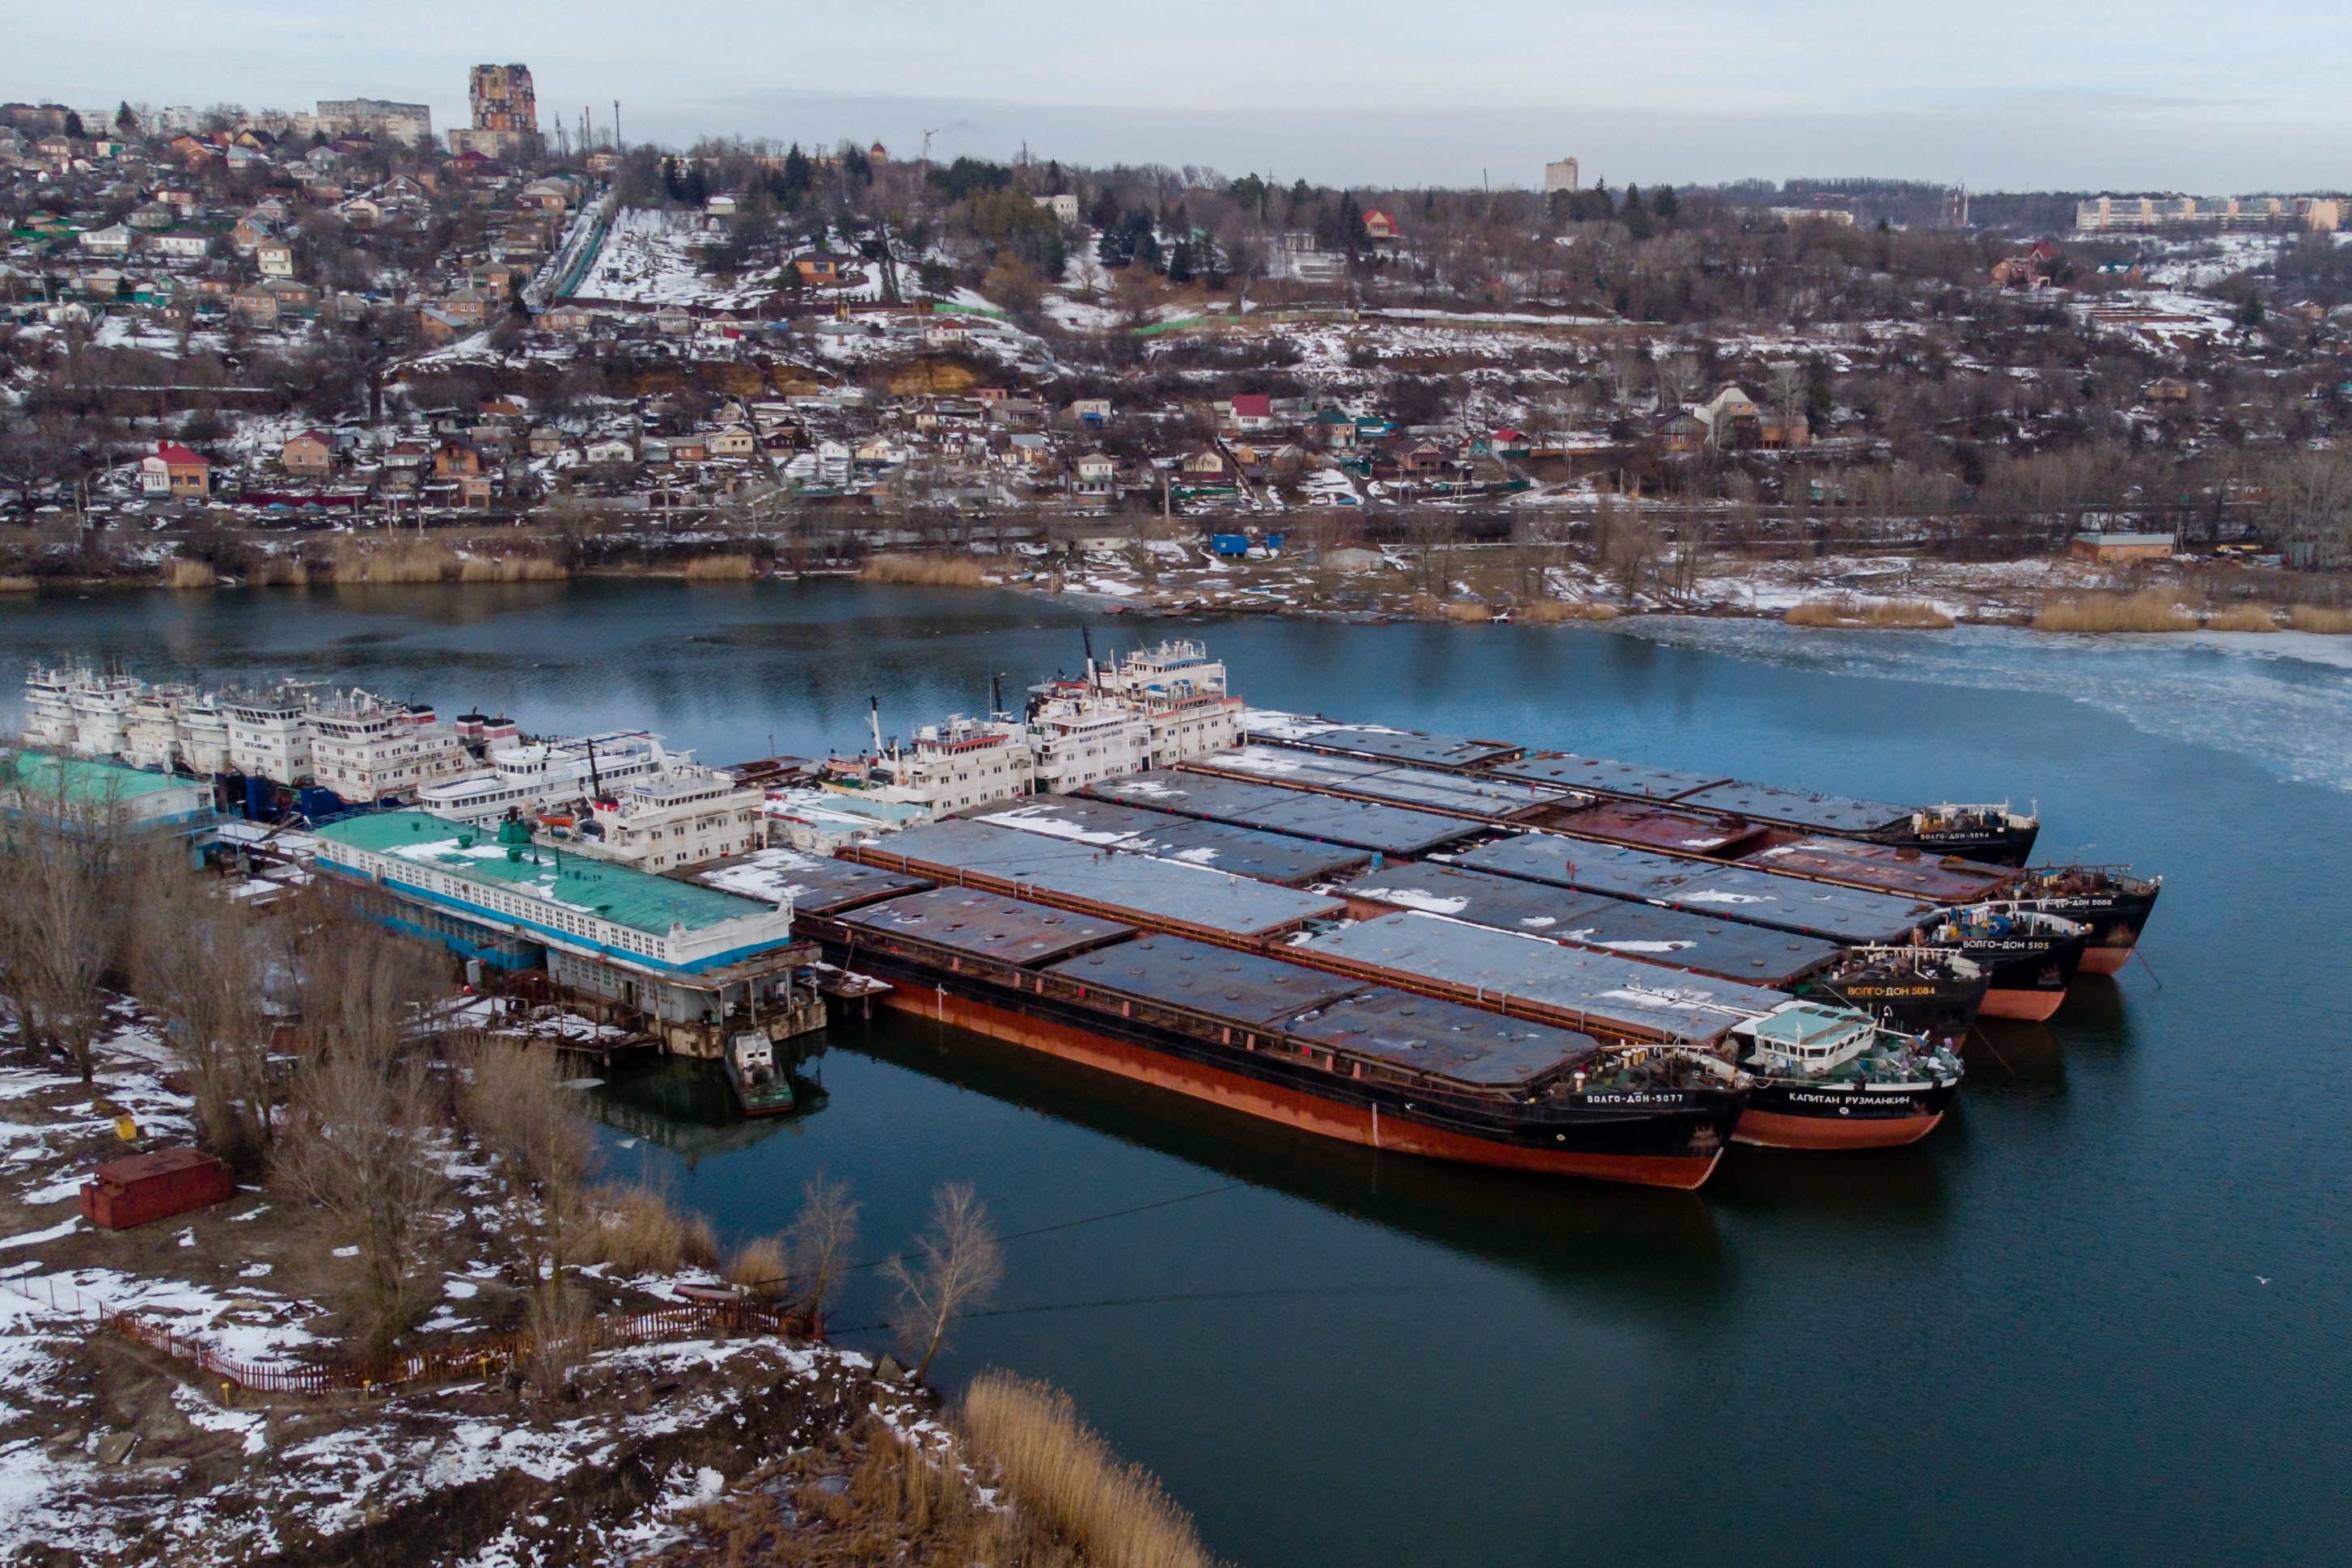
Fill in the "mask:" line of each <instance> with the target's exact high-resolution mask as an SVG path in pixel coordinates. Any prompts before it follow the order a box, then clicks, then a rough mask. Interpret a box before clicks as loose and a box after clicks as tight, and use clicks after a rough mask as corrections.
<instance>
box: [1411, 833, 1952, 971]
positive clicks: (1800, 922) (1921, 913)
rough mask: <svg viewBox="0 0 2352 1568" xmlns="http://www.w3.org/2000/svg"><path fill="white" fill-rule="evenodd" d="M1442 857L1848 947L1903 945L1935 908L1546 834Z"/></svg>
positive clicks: (1910, 900)
mask: <svg viewBox="0 0 2352 1568" xmlns="http://www.w3.org/2000/svg"><path fill="white" fill-rule="evenodd" d="M1444 858H1445V860H1446V861H1447V862H1448V863H1450V864H1454V865H1461V866H1466V867H1468V868H1470V869H1471V870H1473V871H1490V872H1495V873H1499V874H1501V875H1504V876H1516V877H1521V878H1524V879H1525V880H1527V881H1529V882H1542V883H1551V884H1552V885H1554V886H1556V887H1567V888H1575V889H1577V890H1579V891H1580V892H1586V893H1602V894H1611V895H1612V896H1615V897H1618V898H1630V899H1637V900H1639V901H1641V902H1643V903H1645V904H1664V905H1666V906H1667V907H1669V908H1673V909H1685V910H1689V911H1692V912H1694V913H1699V914H1705V915H1718V916H1720V917H1722V918H1723V919H1726V920H1733V921H1738V922H1739V923H1740V924H1742V925H1765V926H1769V927H1771V928H1772V929H1774V930H1778V931H1791V932H1796V933H1799V934H1800V935H1803V936H1822V937H1826V938H1828V939H1829V940H1831V941H1832V942H1839V943H1843V944H1846V945H1848V946H1852V945H1853V944H1857V943H1897V944H1899V943H1903V942H1906V941H1907V940H1908V939H1909V933H1910V932H1911V931H1912V929H1913V928H1914V927H1916V925H1919V924H1920V923H1921V922H1922V921H1924V920H1925V919H1927V916H1928V915H1930V914H1932V913H1933V912H1934V911H1935V910H1936V909H1937V907H1938V906H1937V904H1934V903H1931V902H1929V901H1927V900H1926V899H1919V898H1911V897H1906V896H1904V895H1902V894H1888V893H1868V892H1864V891H1863V890H1862V889H1860V888H1851V887H1839V886H1835V885H1833V884H1832V883H1819V882H1806V881H1803V880H1801V879H1800V878H1797V877H1792V876H1776V875H1774V874H1772V873H1769V872H1760V871H1751V870H1748V869H1747V868H1745V867H1741V866H1727V865H1721V864H1718V863H1717V862H1712V861H1692V860H1678V859H1675V858H1674V857H1672V856H1668V855H1660V854H1652V853H1650V852H1647V851H1644V850H1630V849H1622V848H1619V847H1617V846H1615V845H1612V844H1596V843H1591V842H1587V841H1583V840H1580V839H1563V838H1559V837H1558V836H1556V835H1554V834H1549V833H1521V834H1517V835H1516V836H1514V837H1511V838H1507V839H1497V840H1496V841H1493V842H1491V843H1485V844H1480V845H1479V846H1477V847H1476V848H1475V849H1472V850H1466V851H1465V852H1462V853H1461V854H1458V855H1448V856H1445V857H1444Z"/></svg>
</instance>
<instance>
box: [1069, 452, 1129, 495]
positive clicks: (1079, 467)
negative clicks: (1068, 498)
mask: <svg viewBox="0 0 2352 1568" xmlns="http://www.w3.org/2000/svg"><path fill="white" fill-rule="evenodd" d="M1117 493H1118V461H1117V460H1116V459H1115V458H1113V457H1111V456H1110V455H1108V454H1107V453H1102V452H1087V453H1082V454H1080V455H1079V457H1078V460H1077V462H1076V465H1074V476H1073V477H1072V479H1071V481H1070V494H1072V495H1073V496H1095V497H1108V496H1113V495H1116V494H1117Z"/></svg>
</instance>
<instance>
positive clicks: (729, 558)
mask: <svg viewBox="0 0 2352 1568" xmlns="http://www.w3.org/2000/svg"><path fill="white" fill-rule="evenodd" d="M759 570H760V569H759V565H758V563H757V562H755V561H754V560H752V559H751V557H750V556H748V555H706V556H698V557H697V558H696V559H693V560H690V561H688V562H687V563H686V580H687V581H688V582H746V581H749V580H751V578H753V577H756V576H757V575H759Z"/></svg>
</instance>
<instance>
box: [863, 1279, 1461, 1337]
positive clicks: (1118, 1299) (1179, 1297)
mask: <svg viewBox="0 0 2352 1568" xmlns="http://www.w3.org/2000/svg"><path fill="white" fill-rule="evenodd" d="M1444 1288H1446V1287H1445V1286H1444V1285H1443V1284H1442V1282H1441V1281H1434V1280H1426V1281H1407V1282H1405V1283H1402V1284H1399V1283H1396V1282H1394V1281H1374V1282H1371V1283H1367V1284H1360V1285H1270V1286H1265V1287H1264V1288H1261V1289H1258V1290H1254V1291H1163V1292H1160V1293H1158V1294H1154V1295H1148V1296H1104V1297H1101V1298H1099V1299H1097V1300H1095V1301H1041V1302H1038V1303H1036V1304H1034V1305H1033V1306H1026V1307H992V1308H991V1309H989V1310H988V1311H986V1312H959V1313H957V1314H956V1319H957V1321H958V1322H965V1321H968V1320H970V1319H973V1318H1017V1317H1026V1316H1030V1315H1032V1314H1034V1313H1038V1312H1087V1311H1091V1310H1093V1309H1096V1308H1099V1307H1157V1306H1169V1305H1182V1304H1186V1303H1189V1302H1194V1301H1265V1300H1273V1299H1278V1298H1281V1297H1286V1296H1346V1295H1360V1294H1364V1293H1367V1292H1370V1291H1434V1290H1440V1289H1444ZM897 1327H898V1324H896V1323H892V1322H873V1323H858V1324H856V1325H854V1326H853V1327H850V1328H834V1327H832V1326H830V1325H827V1327H826V1329H825V1331H824V1332H825V1336H826V1337H827V1338H828V1339H829V1338H831V1337H833V1336H834V1335H835V1334H850V1333H878V1332H879V1331H881V1330H883V1329H895V1328H897Z"/></svg>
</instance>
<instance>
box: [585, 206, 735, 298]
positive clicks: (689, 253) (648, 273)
mask: <svg viewBox="0 0 2352 1568" xmlns="http://www.w3.org/2000/svg"><path fill="white" fill-rule="evenodd" d="M713 237H715V236H713V235H710V234H709V232H708V231H707V230H706V229H705V228H704V227H703V222H702V219H701V218H700V217H698V215H696V214H692V213H676V212H667V211H661V210H658V209H653V208H646V207H624V208H622V209H621V210H620V212H619V213H617V214H614V218H613V226H612V228H611V230H610V231H609V232H607V233H606V235H604V245H603V246H601V247H600V248H599V249H598V250H597V252H596V260H595V264H594V265H593V266H592V267H589V268H588V270H587V272H586V273H585V274H584V275H583V277H582V278H581V280H580V286H579V287H577V288H576V289H574V290H573V291H572V292H573V295H574V297H575V298H582V299H614V300H627V301H634V302H639V303H644V304H651V305H688V306H701V307H706V308H711V309H726V310H742V309H749V308H752V307H754V306H756V305H758V304H760V303H761V301H763V300H766V299H768V298H772V296H773V295H774V294H775V292H776V289H777V288H778V287H780V278H779V277H778V275H777V274H776V273H774V272H773V271H770V272H765V273H761V274H756V275H747V276H745V277H741V278H739V279H738V280H737V281H736V282H735V284H734V285H733V286H731V287H729V286H724V285H721V284H720V283H719V280H718V279H716V278H714V277H709V276H708V275H707V274H705V273H703V272H702V271H701V270H700V269H699V268H698V267H697V265H696V262H697V260H698V252H699V251H700V250H701V249H702V247H703V246H705V245H707V244H708V243H709V241H710V240H711V239H712V238H713Z"/></svg>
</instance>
